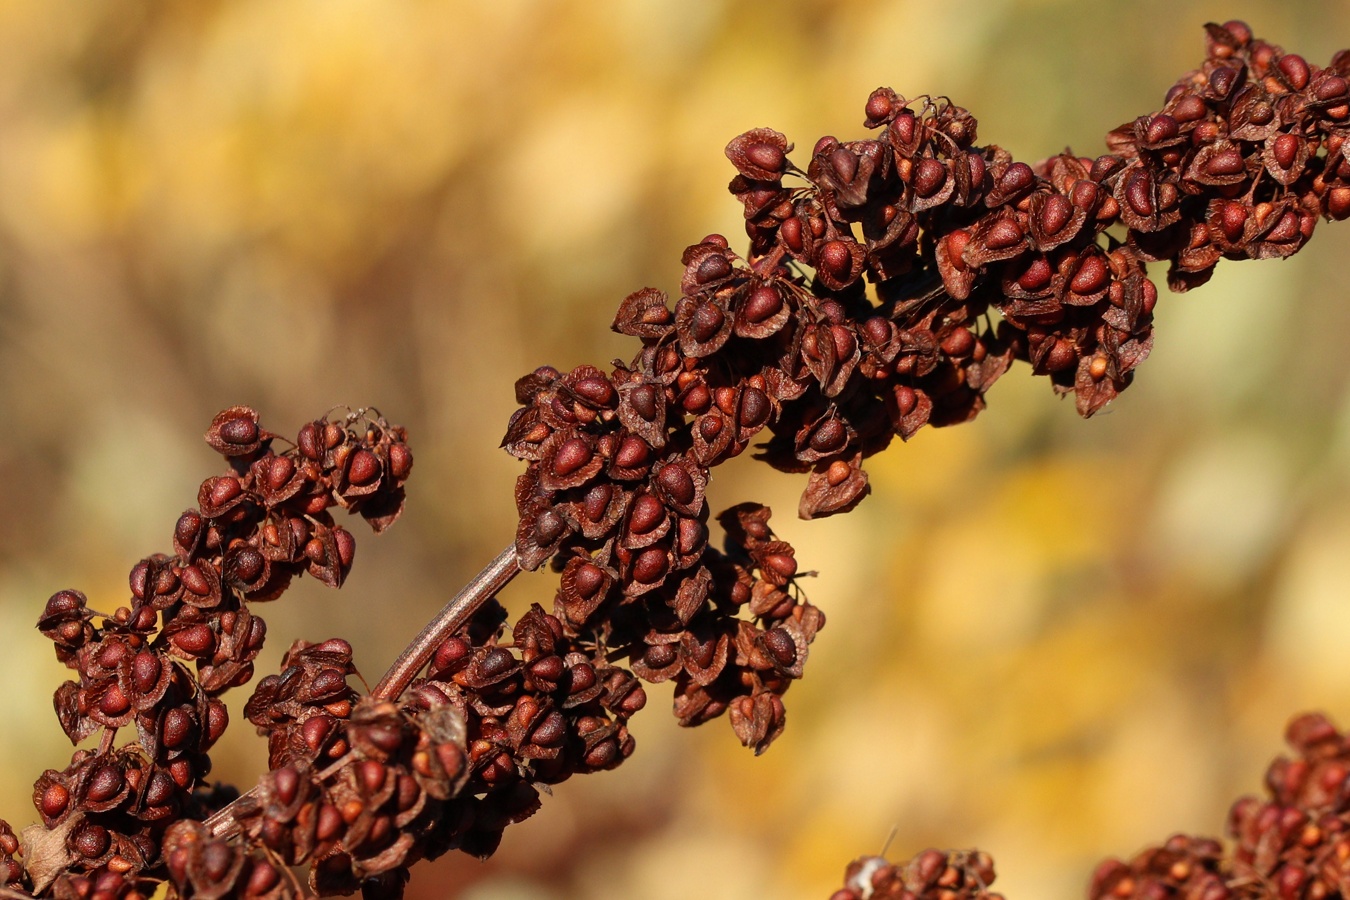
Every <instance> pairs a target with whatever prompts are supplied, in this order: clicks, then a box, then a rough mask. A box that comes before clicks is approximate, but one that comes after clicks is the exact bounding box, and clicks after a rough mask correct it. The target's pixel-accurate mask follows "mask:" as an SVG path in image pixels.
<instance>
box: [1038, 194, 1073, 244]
mask: <svg viewBox="0 0 1350 900" xmlns="http://www.w3.org/2000/svg"><path fill="white" fill-rule="evenodd" d="M1072 218H1073V204H1072V203H1070V202H1069V201H1068V199H1066V198H1065V197H1064V196H1062V195H1060V194H1051V195H1050V196H1049V197H1047V198H1046V200H1045V203H1044V204H1042V206H1041V213H1040V218H1039V224H1040V226H1041V230H1042V231H1044V232H1045V233H1046V234H1048V235H1056V234H1059V233H1060V232H1061V231H1063V230H1064V226H1065V225H1067V224H1069V220H1070V219H1072Z"/></svg>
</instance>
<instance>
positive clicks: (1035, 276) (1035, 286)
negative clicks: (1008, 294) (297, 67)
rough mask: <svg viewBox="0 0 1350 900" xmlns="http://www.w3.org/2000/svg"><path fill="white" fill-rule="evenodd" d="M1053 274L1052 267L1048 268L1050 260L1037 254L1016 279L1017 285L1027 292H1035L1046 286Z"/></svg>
mask: <svg viewBox="0 0 1350 900" xmlns="http://www.w3.org/2000/svg"><path fill="white" fill-rule="evenodd" d="M1054 275H1055V272H1054V269H1052V268H1050V260H1048V259H1046V258H1045V257H1044V256H1037V257H1036V258H1035V259H1033V260H1032V261H1031V265H1029V266H1027V269H1026V271H1025V272H1023V273H1022V275H1021V277H1020V278H1018V279H1017V286H1018V287H1020V288H1021V289H1022V290H1024V291H1027V292H1028V293H1035V292H1037V291H1041V290H1044V289H1045V288H1046V287H1048V286H1049V284H1050V280H1051V279H1052V278H1054Z"/></svg>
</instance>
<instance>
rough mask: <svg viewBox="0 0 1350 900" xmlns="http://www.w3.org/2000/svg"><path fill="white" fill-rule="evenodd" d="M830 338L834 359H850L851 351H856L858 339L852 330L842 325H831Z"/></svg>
mask: <svg viewBox="0 0 1350 900" xmlns="http://www.w3.org/2000/svg"><path fill="white" fill-rule="evenodd" d="M830 338H831V340H832V341H833V343H834V358H835V359H841V360H842V359H851V358H852V357H853V351H855V350H857V349H858V339H857V338H856V337H854V336H853V330H852V329H851V328H848V327H847V326H844V325H831V326H830Z"/></svg>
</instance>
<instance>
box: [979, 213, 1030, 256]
mask: <svg viewBox="0 0 1350 900" xmlns="http://www.w3.org/2000/svg"><path fill="white" fill-rule="evenodd" d="M1020 240H1022V229H1021V228H1019V227H1018V225H1017V222H1016V221H1014V220H1013V219H1010V218H1002V219H998V220H997V221H995V222H994V224H993V225H992V226H990V228H989V233H988V234H987V235H986V236H985V240H984V242H985V245H986V246H987V247H988V248H989V249H990V250H1003V249H1006V248H1008V247H1011V246H1013V245H1014V244H1016V243H1017V242H1018V241H1020Z"/></svg>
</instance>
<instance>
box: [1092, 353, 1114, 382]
mask: <svg viewBox="0 0 1350 900" xmlns="http://www.w3.org/2000/svg"><path fill="white" fill-rule="evenodd" d="M1109 365H1110V364H1109V363H1108V362H1107V360H1106V357H1105V356H1094V357H1092V362H1091V363H1090V364H1089V365H1088V374H1089V375H1091V376H1092V378H1093V379H1094V380H1096V381H1100V380H1101V379H1102V378H1103V377H1105V375H1106V370H1107V368H1108V366H1109Z"/></svg>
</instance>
